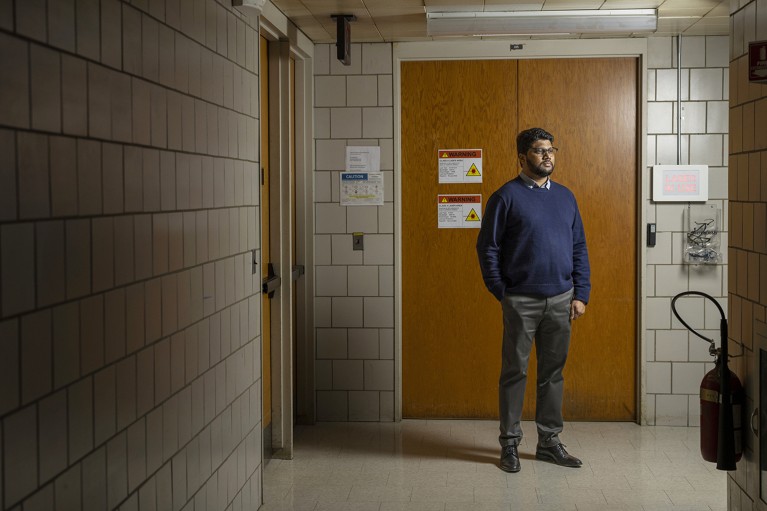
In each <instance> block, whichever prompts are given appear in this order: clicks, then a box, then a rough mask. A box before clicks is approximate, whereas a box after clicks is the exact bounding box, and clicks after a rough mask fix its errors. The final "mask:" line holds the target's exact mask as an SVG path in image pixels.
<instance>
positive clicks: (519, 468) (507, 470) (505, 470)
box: [499, 465, 522, 474]
mask: <svg viewBox="0 0 767 511" xmlns="http://www.w3.org/2000/svg"><path fill="white" fill-rule="evenodd" d="M499 468H500V469H501V470H503V471H504V472H508V473H509V474H516V473H517V472H519V471H520V470H521V469H522V467H517V468H506V467H504V466H503V465H500V466H499Z"/></svg>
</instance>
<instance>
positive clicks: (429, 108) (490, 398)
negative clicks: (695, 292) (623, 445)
mask: <svg viewBox="0 0 767 511" xmlns="http://www.w3.org/2000/svg"><path fill="white" fill-rule="evenodd" d="M401 77H402V83H401V85H402V87H401V91H402V223H403V228H402V232H403V235H402V259H403V267H402V310H403V312H402V332H403V334H402V373H403V374H402V378H403V389H402V391H403V416H405V417H484V418H491V417H497V415H498V373H499V370H500V358H501V355H500V353H501V336H502V320H501V310H500V305H499V304H498V303H497V301H496V300H495V299H494V298H493V297H492V295H490V293H488V292H487V291H486V289H485V288H484V285H483V283H482V279H481V275H480V272H479V268H478V263H477V256H476V252H475V249H474V246H475V242H476V236H477V233H478V230H476V229H437V219H436V196H437V194H444V193H466V194H473V193H481V194H482V201H483V205H484V203H486V201H487V199H488V197H489V196H490V195H491V194H492V193H493V192H494V191H495V190H496V189H497V188H498V187H499V186H500V185H501V184H503V183H504V182H506V181H507V180H509V179H512V178H513V177H515V176H516V175H517V174H518V172H519V168H518V164H517V161H516V147H515V137H516V134H517V133H518V132H519V131H520V130H521V129H525V128H529V127H533V126H540V127H543V128H546V129H548V130H549V131H551V132H552V133H553V134H554V136H555V137H556V139H555V144H554V145H556V146H558V147H560V148H561V149H562V150H561V151H560V153H559V154H558V155H557V169H556V171H555V173H554V175H553V178H554V179H555V180H557V181H558V182H561V183H563V184H565V185H566V186H568V187H570V188H571V189H572V190H573V191H574V193H575V195H576V197H577V199H578V202H579V205H580V208H581V213H582V216H583V218H584V224H585V226H586V236H587V240H588V243H589V253H590V258H591V265H592V285H593V292H592V297H591V302H590V304H589V307H588V311H587V315H586V316H585V317H584V318H581V319H579V320H578V322H576V324H575V326H574V329H573V339H572V348H571V355H570V359H569V361H568V365H567V368H566V371H565V378H566V379H565V399H564V401H565V402H564V409H565V417H566V418H567V419H569V420H633V419H634V418H635V415H636V406H635V400H636V397H635V396H636V384H635V380H636V372H635V367H636V319H635V318H636V294H637V293H636V250H637V242H636V239H637V235H636V195H637V185H636V183H637V175H636V172H637V171H636V169H637V168H638V165H637V153H636V147H637V145H636V144H637V114H636V105H637V81H636V80H637V66H636V60H635V59H556V60H536V61H532V60H531V61H513V60H495V61H439V62H406V63H403V64H402V73H401ZM474 148H479V149H482V150H483V157H484V158H483V183H481V184H449V185H447V184H442V185H440V184H438V174H437V150H438V149H474ZM617 254H620V255H619V256H617ZM534 382H535V358H534V356H533V357H532V358H531V362H530V368H529V372H528V392H527V394H526V405H525V417H526V418H531V417H532V416H533V411H534V408H533V406H532V405H533V402H532V398H533V396H534V391H535V384H534Z"/></svg>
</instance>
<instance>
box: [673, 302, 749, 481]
mask: <svg viewBox="0 0 767 511" xmlns="http://www.w3.org/2000/svg"><path fill="white" fill-rule="evenodd" d="M687 295H698V296H702V297H704V298H707V299H709V300H711V301H712V302H713V303H714V305H715V306H716V308H717V309H719V314H720V316H721V321H720V323H719V330H720V336H721V339H720V344H719V346H720V347H719V348H717V347H716V344H715V343H714V340H713V339H708V338H706V337H703V336H702V335H701V334H699V333H698V332H696V331H695V329H693V328H692V327H691V326H690V325H688V324H687V323H686V322H685V321H684V320H683V319H682V318H681V317H680V316H679V313H678V312H677V311H676V306H675V303H676V301H677V299H678V298H680V297H682V296H687ZM671 310H672V311H673V312H674V316H676V318H677V319H678V320H679V321H680V322H681V323H682V324H683V325H684V326H685V327H686V328H687V329H688V330H689V331H690V332H692V333H693V334H695V335H697V336H698V337H700V338H701V339H703V340H705V341H706V342H708V343H710V344H711V346H709V350H708V352H709V353H710V354H711V355H712V356H713V357H714V368H713V369H712V370H711V371H709V372H708V373H707V374H706V376H704V377H703V381H702V382H701V384H700V452H701V455H702V456H703V459H704V460H706V461H711V462H716V468H717V469H719V470H735V463H736V462H738V461H740V459H741V457H742V456H743V439H742V427H743V420H742V416H741V414H742V410H743V402H744V401H745V395H744V392H743V385H742V384H741V383H740V380H739V379H738V377H737V376H736V375H735V374H734V373H733V372H732V371H730V369H729V367H727V362H728V360H729V358H728V354H727V319H726V318H725V316H724V310H722V306H721V305H719V302H717V301H716V300H715V299H714V298H713V297H712V296H709V295H707V294H706V293H701V292H700V291H685V292H684V293H679V294H678V295H676V296H675V297H674V298H673V299H672V300H671Z"/></svg>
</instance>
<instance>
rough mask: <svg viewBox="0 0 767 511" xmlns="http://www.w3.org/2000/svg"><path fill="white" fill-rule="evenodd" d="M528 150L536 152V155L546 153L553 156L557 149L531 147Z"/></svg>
mask: <svg viewBox="0 0 767 511" xmlns="http://www.w3.org/2000/svg"><path fill="white" fill-rule="evenodd" d="M530 150H531V151H532V152H533V153H535V154H537V155H538V156H543V155H544V154H548V155H549V156H554V155H555V154H557V151H559V148H558V147H532V148H530Z"/></svg>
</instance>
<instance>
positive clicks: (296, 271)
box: [290, 264, 304, 280]
mask: <svg viewBox="0 0 767 511" xmlns="http://www.w3.org/2000/svg"><path fill="white" fill-rule="evenodd" d="M303 274H304V265H303V264H296V265H294V266H293V271H292V272H290V278H291V280H298V279H300V278H301V275H303Z"/></svg>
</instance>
